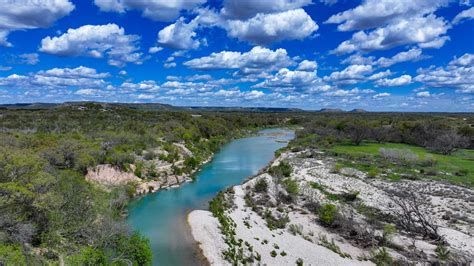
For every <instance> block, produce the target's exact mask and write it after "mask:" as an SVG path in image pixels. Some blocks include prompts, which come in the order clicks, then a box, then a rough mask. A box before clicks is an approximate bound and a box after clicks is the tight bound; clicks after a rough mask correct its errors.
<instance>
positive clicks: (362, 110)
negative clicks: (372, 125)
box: [350, 109, 367, 113]
mask: <svg viewBox="0 0 474 266" xmlns="http://www.w3.org/2000/svg"><path fill="white" fill-rule="evenodd" d="M350 112H351V113H367V111H366V110H364V109H352V110H351V111H350Z"/></svg>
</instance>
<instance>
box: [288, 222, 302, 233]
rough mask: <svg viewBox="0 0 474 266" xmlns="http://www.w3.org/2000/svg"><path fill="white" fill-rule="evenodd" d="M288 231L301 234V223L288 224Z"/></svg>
mask: <svg viewBox="0 0 474 266" xmlns="http://www.w3.org/2000/svg"><path fill="white" fill-rule="evenodd" d="M288 231H289V232H290V233H291V234H292V235H295V236H296V235H302V234H303V226H302V225H301V224H290V225H289V226H288Z"/></svg>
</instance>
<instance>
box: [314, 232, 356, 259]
mask: <svg viewBox="0 0 474 266" xmlns="http://www.w3.org/2000/svg"><path fill="white" fill-rule="evenodd" d="M319 241H320V245H321V246H323V247H325V248H327V249H329V250H331V251H333V252H334V253H337V254H339V256H341V257H343V258H351V255H350V254H348V253H345V252H343V251H342V250H341V248H340V247H339V246H338V245H337V244H336V243H334V239H331V242H329V241H328V239H327V237H326V235H324V234H321V235H319Z"/></svg>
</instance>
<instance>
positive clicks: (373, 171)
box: [367, 167, 379, 178]
mask: <svg viewBox="0 0 474 266" xmlns="http://www.w3.org/2000/svg"><path fill="white" fill-rule="evenodd" d="M378 175H379V169H378V168H377V167H372V168H370V169H369V171H368V172H367V177H369V178H376V177H377V176H378Z"/></svg>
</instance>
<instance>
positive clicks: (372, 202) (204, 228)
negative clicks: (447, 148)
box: [188, 153, 474, 265]
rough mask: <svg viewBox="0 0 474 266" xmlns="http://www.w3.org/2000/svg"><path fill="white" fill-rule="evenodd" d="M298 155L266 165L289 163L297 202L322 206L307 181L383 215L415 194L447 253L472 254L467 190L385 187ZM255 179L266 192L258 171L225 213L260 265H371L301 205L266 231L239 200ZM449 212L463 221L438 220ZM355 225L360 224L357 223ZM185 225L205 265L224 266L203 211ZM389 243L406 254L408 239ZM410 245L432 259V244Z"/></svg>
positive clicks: (215, 232) (221, 246) (217, 237)
mask: <svg viewBox="0 0 474 266" xmlns="http://www.w3.org/2000/svg"><path fill="white" fill-rule="evenodd" d="M300 154H301V153H300ZM298 156H299V154H298V153H286V154H282V155H281V156H280V157H278V158H277V159H275V160H274V161H272V162H271V165H276V164H278V163H279V161H281V160H283V159H284V160H285V161H287V162H290V163H291V165H292V168H293V173H292V178H294V179H295V180H297V182H298V183H299V187H300V197H303V198H311V197H313V198H316V199H318V200H319V201H320V202H327V201H328V200H327V199H326V196H325V195H324V194H321V192H320V191H318V190H315V189H314V188H311V186H309V184H310V183H311V182H317V183H318V184H321V185H324V186H325V187H326V188H327V190H328V191H331V192H332V193H344V192H350V191H358V192H359V195H358V200H359V202H361V203H363V204H365V205H366V206H371V207H373V208H376V209H378V210H380V211H382V212H384V213H391V212H392V211H393V210H394V209H393V208H394V206H393V205H392V201H391V197H392V195H391V193H392V192H391V191H392V190H398V191H403V190H408V189H410V190H416V191H417V192H418V193H420V195H422V196H423V197H424V199H426V204H427V205H426V207H427V210H429V211H430V213H429V216H430V217H431V218H432V219H434V220H435V221H436V224H437V225H438V226H439V231H440V234H441V235H443V236H444V237H445V241H446V242H447V243H448V244H449V246H450V248H452V249H454V250H452V251H453V252H455V253H459V252H461V253H463V254H464V256H465V258H466V256H467V257H469V256H472V255H473V253H472V250H473V248H474V241H473V240H474V238H473V236H472V223H470V222H469V221H470V220H472V218H473V217H472V213H471V212H470V211H468V210H469V209H470V208H472V203H471V202H470V201H469V199H470V198H472V190H468V189H465V188H462V187H457V186H453V185H449V184H444V183H441V182H436V181H429V180H426V181H425V180H421V181H400V182H387V181H383V180H378V179H368V178H366V176H365V174H364V173H362V172H360V171H357V170H354V169H342V171H341V173H337V174H336V173H333V172H332V164H333V162H331V160H330V159H329V160H328V159H324V158H325V157H322V158H323V159H322V158H319V159H317V158H304V157H298ZM261 178H265V179H266V180H267V182H268V183H269V188H271V187H272V185H271V182H272V180H271V176H270V175H268V174H266V173H263V172H261V173H259V174H257V175H256V176H253V177H251V178H250V179H248V180H247V181H246V182H245V183H244V184H242V185H239V186H234V187H233V190H234V193H233V199H230V200H231V201H232V203H233V205H234V207H232V208H230V209H228V210H227V211H226V216H227V217H229V218H231V219H232V220H233V222H234V223H235V225H236V227H235V238H236V240H240V239H242V241H243V242H246V245H247V246H248V247H251V248H250V250H253V251H254V252H253V253H255V254H259V255H260V256H261V261H260V262H261V263H262V264H263V265H265V264H266V265H295V264H296V261H297V260H300V261H301V260H302V261H303V263H304V265H373V263H372V262H371V261H366V260H363V259H362V258H364V257H365V258H367V257H368V256H370V253H371V249H370V247H369V248H362V247H360V246H354V245H353V244H351V243H352V242H350V241H348V240H347V239H344V238H343V237H341V236H340V235H338V234H337V233H336V232H334V230H332V231H330V230H328V228H326V227H323V226H321V225H320V224H319V223H318V222H316V221H317V219H318V217H317V216H316V215H315V214H313V213H308V212H307V211H303V209H302V205H303V202H297V203H295V204H293V205H294V206H293V207H291V208H287V209H286V211H287V212H288V217H289V220H290V222H289V224H288V225H287V226H286V228H285V229H276V230H270V229H269V228H268V225H267V222H266V221H265V220H264V219H263V218H262V217H261V216H259V215H258V214H257V213H256V212H254V211H253V210H252V208H251V207H248V206H247V204H246V203H245V195H246V193H248V192H249V188H253V187H254V183H255V182H256V180H258V179H261ZM268 195H269V200H273V199H274V198H275V193H274V192H272V189H270V190H269V192H268ZM335 204H338V203H335ZM338 205H339V207H340V208H345V209H346V210H347V208H350V206H349V205H346V206H342V205H340V204H338ZM273 211H276V210H275V209H274V210H273ZM450 212H451V213H456V214H457V215H458V216H459V217H464V220H462V221H459V222H457V223H456V224H451V223H448V222H447V221H446V220H445V219H443V215H444V214H445V213H450ZM358 219H359V218H358ZM355 221H359V222H360V220H357V219H356V220H355ZM188 223H189V225H190V227H191V231H192V236H193V238H194V239H195V240H196V241H197V242H198V243H199V247H200V248H201V250H202V253H203V255H204V256H205V257H206V258H207V259H208V261H209V262H210V264H211V265H229V264H230V263H229V262H228V261H226V260H225V259H224V256H223V252H224V251H226V250H227V249H228V248H229V246H228V245H227V244H226V243H225V241H224V236H223V235H222V234H221V230H220V225H219V222H218V220H217V219H216V218H215V217H213V215H212V214H211V213H210V212H208V211H202V210H196V211H193V212H191V213H190V214H189V216H188ZM289 225H293V226H298V227H299V228H300V232H299V233H298V234H292V233H291V232H290V230H289ZM376 233H377V232H376ZM378 234H381V232H379V233H378ZM322 237H324V238H326V239H327V240H328V241H329V242H332V241H333V243H334V244H335V245H336V246H338V247H339V248H340V251H341V252H342V253H344V254H347V255H349V256H350V257H349V256H346V257H343V256H340V255H339V254H338V253H336V252H334V251H333V250H331V249H329V248H327V247H325V246H324V243H322V241H321V238H322ZM393 243H396V244H398V245H400V246H402V247H404V250H408V247H409V246H410V245H411V244H412V242H411V239H410V238H408V237H407V236H406V235H404V234H399V233H397V234H395V235H394V237H393ZM415 245H416V248H417V249H418V252H422V253H424V254H427V255H426V256H427V257H428V258H436V254H435V251H434V250H435V248H436V245H434V244H433V243H431V242H429V241H425V240H424V239H420V238H418V239H417V240H416V243H415ZM244 248H245V247H244ZM245 252H246V251H244V253H245ZM275 252H276V254H275ZM389 252H390V254H391V255H392V256H393V257H394V258H401V259H407V258H405V257H404V256H405V255H406V254H407V253H406V252H404V253H399V251H397V250H393V249H389ZM272 253H273V254H272ZM402 254H404V255H402ZM426 256H425V258H426Z"/></svg>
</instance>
